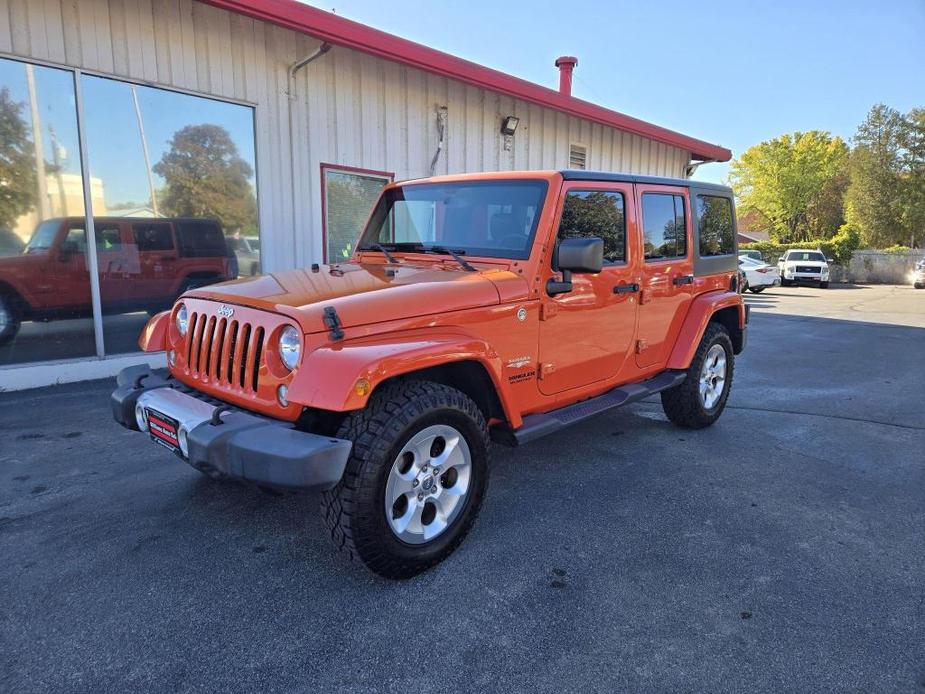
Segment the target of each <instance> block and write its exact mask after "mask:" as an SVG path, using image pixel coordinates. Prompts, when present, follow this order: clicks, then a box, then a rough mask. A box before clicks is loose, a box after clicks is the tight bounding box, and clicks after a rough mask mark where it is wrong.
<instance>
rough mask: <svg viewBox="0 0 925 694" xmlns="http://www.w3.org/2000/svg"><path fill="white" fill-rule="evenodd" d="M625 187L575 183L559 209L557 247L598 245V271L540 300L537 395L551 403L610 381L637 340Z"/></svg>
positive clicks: (631, 225) (629, 196) (630, 225)
mask: <svg viewBox="0 0 925 694" xmlns="http://www.w3.org/2000/svg"><path fill="white" fill-rule="evenodd" d="M632 194H633V192H632V186H631V185H629V184H588V183H585V182H577V181H576V182H574V183H570V184H567V185H566V186H565V187H564V189H563V196H562V198H560V202H559V228H558V234H557V236H558V239H565V238H574V237H588V236H598V237H601V238H603V239H604V267H603V269H602V270H601V272H599V273H597V274H574V275H573V276H572V291H570V292H567V293H565V294H557V295H555V296H546V295H545V294H544V298H543V309H542V316H541V321H540V332H539V340H540V345H539V362H540V380H539V389H540V392H542V393H543V394H544V395H554V394H556V393H561V392H564V391H567V390H570V389H572V388H579V387H582V386H587V385H590V384H592V383H595V382H598V381H605V380H607V379H609V378H613V377H615V376H616V375H617V373H618V372H619V371H620V369H621V368H622V367H623V363H624V361H625V360H626V355H627V354H628V353H629V352H630V351H631V349H632V343H633V338H634V335H635V332H636V306H637V304H636V296H637V295H636V292H634V291H633V289H634V288H635V285H634V283H635V282H636V279H634V272H635V266H634V262H633V258H634V255H633V254H632V253H631V248H629V247H628V246H629V245H630V244H632V242H633V241H634V240H635V238H636V234H635V228H636V220H635V217H634V215H633V214H632V204H631V201H632Z"/></svg>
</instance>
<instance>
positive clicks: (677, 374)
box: [491, 371, 687, 446]
mask: <svg viewBox="0 0 925 694" xmlns="http://www.w3.org/2000/svg"><path fill="white" fill-rule="evenodd" d="M686 376H687V372H686V371H663V372H662V373H660V374H658V376H655V377H653V378H650V379H649V380H647V381H642V382H640V383H628V384H627V385H624V386H620V387H619V388H614V389H613V390H608V391H607V392H606V393H604V394H603V395H598V396H597V397H594V398H589V399H588V400H582V401H581V402H576V403H574V404H572V405H566V406H565V407H561V408H559V409H558V410H553V411H551V412H543V413H540V414H528V415H527V416H526V417H524V423H523V425H522V426H521V427H520V428H519V429H513V430H512V429H509V428H507V427H505V426H499V427H493V428H492V430H491V438H492V440H493V441H496V442H497V443H503V444H507V445H508V446H522V445H523V444H525V443H529V442H530V441H533V440H534V439H538V438H540V437H542V436H546V435H547V434H552V433H553V432H556V431H559V430H560V429H563V428H565V427H567V426H569V425H571V424H577V423H578V422H583V421H585V420H586V419H590V418H591V417H594V416H595V415H599V414H601V413H602V412H607V411H608V410H613V409H616V408H617V407H622V406H623V405H627V404H629V403H631V402H638V401H639V400H642V399H644V398H647V397H649V396H650V395H655V394H656V393H660V392H661V391H663V390H668V389H669V388H673V387H674V386H676V385H679V384H680V383H681V382H682V381H683V380H684V379H685V377H686Z"/></svg>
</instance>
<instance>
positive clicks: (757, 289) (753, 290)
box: [748, 287, 765, 294]
mask: <svg viewBox="0 0 925 694" xmlns="http://www.w3.org/2000/svg"><path fill="white" fill-rule="evenodd" d="M764 289H765V288H764V287H749V288H748V291H750V292H751V293H752V294H761V292H763V291H764Z"/></svg>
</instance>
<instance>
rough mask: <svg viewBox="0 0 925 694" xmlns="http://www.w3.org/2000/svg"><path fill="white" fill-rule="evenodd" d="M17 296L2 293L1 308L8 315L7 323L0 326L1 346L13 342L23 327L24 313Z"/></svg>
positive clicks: (0, 296) (0, 298) (0, 297)
mask: <svg viewBox="0 0 925 694" xmlns="http://www.w3.org/2000/svg"><path fill="white" fill-rule="evenodd" d="M16 298H17V297H11V296H10V295H9V294H0V310H2V311H4V312H5V315H6V316H7V319H6V322H5V324H4V325H3V327H0V347H3V346H4V345H5V344H7V343H9V342H12V341H13V338H14V337H16V335H17V334H18V333H19V329H20V327H22V313H21V312H20V308H19V303H18V302H17V300H16Z"/></svg>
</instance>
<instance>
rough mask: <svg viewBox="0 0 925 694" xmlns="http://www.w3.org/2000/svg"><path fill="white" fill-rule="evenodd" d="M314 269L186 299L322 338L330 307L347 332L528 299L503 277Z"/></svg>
mask: <svg viewBox="0 0 925 694" xmlns="http://www.w3.org/2000/svg"><path fill="white" fill-rule="evenodd" d="M317 267H318V270H309V269H300V270H289V271H286V272H277V273H273V274H270V275H261V276H258V277H253V278H248V279H239V280H232V281H231V282H223V283H221V284H214V285H210V286H208V287H203V288H202V289H198V290H196V291H194V292H190V296H195V297H198V298H203V299H211V300H213V301H220V302H223V303H227V304H238V305H246V306H253V307H254V308H258V309H263V310H267V311H273V312H276V313H283V314H286V315H288V316H291V317H292V318H293V319H295V320H297V321H298V322H299V323H300V324H301V326H302V328H303V330H304V331H305V332H306V333H312V332H320V331H324V330H327V328H326V327H325V324H324V319H323V318H324V309H325V307H327V306H333V307H334V308H335V309H336V310H337V315H338V317H339V318H340V321H341V324H342V325H343V326H344V327H345V328H351V327H356V326H360V325H367V324H370V323H382V322H386V321H391V320H400V319H408V318H414V317H418V316H420V317H423V316H428V315H433V314H435V313H448V312H451V311H461V310H463V309H469V308H477V307H480V306H484V307H489V306H495V305H497V304H499V303H500V302H501V297H502V296H504V297H505V300H510V299H511V298H517V295H521V294H522V296H523V297H524V298H526V297H527V294H528V288H527V283H526V282H525V281H524V280H523V278H522V277H520V276H519V275H517V274H515V273H513V272H510V271H508V270H506V269H490V270H480V271H478V272H466V271H464V270H462V269H456V268H455V267H453V268H449V267H444V265H443V264H422V265H412V264H409V263H402V264H401V265H382V264H363V265H355V264H342V265H335V266H331V265H320V266H317ZM512 285H513V286H512ZM499 286H501V287H502V289H500V290H499Z"/></svg>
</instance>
